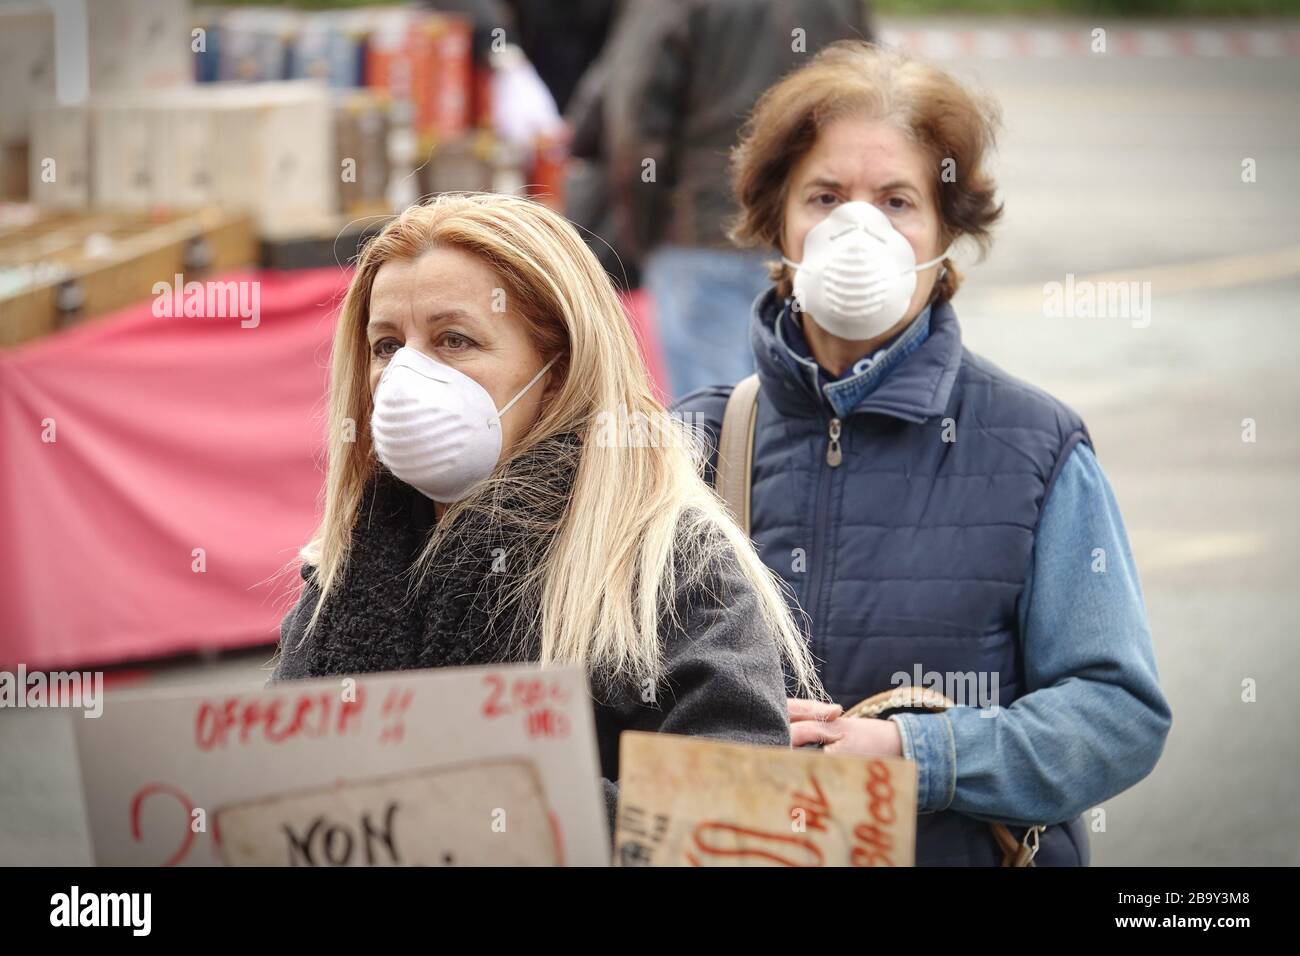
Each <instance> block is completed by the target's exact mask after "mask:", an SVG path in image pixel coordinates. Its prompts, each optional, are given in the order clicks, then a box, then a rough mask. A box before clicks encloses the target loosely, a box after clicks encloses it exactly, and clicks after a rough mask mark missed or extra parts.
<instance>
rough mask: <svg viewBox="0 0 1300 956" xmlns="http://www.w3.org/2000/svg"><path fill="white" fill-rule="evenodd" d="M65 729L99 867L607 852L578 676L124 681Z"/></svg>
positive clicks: (491, 672)
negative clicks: (246, 685)
mask: <svg viewBox="0 0 1300 956" xmlns="http://www.w3.org/2000/svg"><path fill="white" fill-rule="evenodd" d="M74 726H75V728H76V738H77V749H78V752H79V755H80V761H81V773H82V782H83V786H84V789H85V794H86V809H87V816H88V819H89V823H90V835H91V841H92V844H93V848H94V856H95V860H96V862H97V863H99V864H100V865H130V866H147V865H157V864H167V865H199V866H203V865H221V864H223V863H224V864H227V865H254V866H392V865H417V866H418V865H423V866H448V865H450V866H455V865H462V864H464V865H565V864H576V865H588V866H604V865H606V864H607V863H608V861H609V840H608V834H607V827H606V823H605V820H606V816H605V803H604V798H603V795H602V791H601V785H600V771H599V767H598V763H597V756H596V743H595V732H594V727H593V722H592V707H591V699H590V696H589V693H588V689H587V682H586V677H585V675H584V674H583V673H582V672H581V670H579V669H575V668H555V669H550V668H547V669H544V670H543V669H540V668H536V667H532V666H527V665H511V666H502V667H487V668H483V667H466V668H450V669H446V670H430V671H403V672H400V673H393V674H369V675H362V676H358V677H355V678H326V679H320V680H310V681H293V682H288V683H281V684H274V685H271V686H269V687H267V688H265V689H261V690H255V691H251V692H250V691H247V690H244V689H238V690H231V691H223V690H221V689H219V688H207V687H204V688H198V689H190V690H164V691H144V692H123V693H118V694H109V695H107V696H106V698H105V701H104V713H103V716H102V717H100V718H99V719H97V720H77V721H74Z"/></svg>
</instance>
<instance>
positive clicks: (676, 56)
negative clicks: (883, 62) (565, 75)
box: [570, 0, 870, 396]
mask: <svg viewBox="0 0 1300 956" xmlns="http://www.w3.org/2000/svg"><path fill="white" fill-rule="evenodd" d="M846 38H857V39H870V27H869V23H868V14H867V6H866V4H865V3H863V2H862V0H628V2H627V3H626V4H625V6H624V8H623V10H622V11H621V14H620V16H619V18H618V20H617V22H616V24H615V27H614V33H613V35H612V37H611V38H610V41H609V44H608V46H607V48H606V50H605V52H604V53H603V54H602V58H601V61H600V62H599V63H597V64H596V65H595V66H593V70H599V71H601V75H602V78H603V81H602V82H601V83H600V85H601V86H602V87H603V93H602V95H601V97H600V100H599V103H598V104H597V108H598V109H599V111H600V130H599V137H598V154H599V155H601V156H603V158H604V160H605V161H606V163H607V168H606V171H605V175H606V177H607V183H608V199H607V201H606V202H604V203H601V202H599V201H597V200H591V201H590V202H589V203H588V207H587V208H589V209H598V208H600V207H602V206H603V207H605V208H606V209H607V210H608V217H609V219H608V226H605V225H604V224H603V223H598V224H593V223H591V222H588V221H585V220H583V218H582V215H583V212H582V210H575V211H576V212H578V218H579V221H581V222H582V224H583V225H586V226H588V227H589V228H592V229H593V231H596V232H597V233H598V234H601V235H606V236H609V237H610V238H609V241H610V243H611V244H612V245H613V246H614V247H615V248H616V249H617V250H618V252H619V254H620V255H622V256H624V257H625V258H631V259H633V260H635V262H636V263H637V264H638V265H639V267H640V269H641V275H642V277H643V279H644V281H645V286H646V288H647V290H648V291H649V293H650V295H651V297H652V298H653V300H654V307H655V314H656V318H657V325H658V328H659V334H660V338H661V341H662V343H663V349H664V357H665V359H666V361H667V363H668V367H669V373H670V376H671V385H672V392H673V395H675V396H681V395H684V394H686V393H687V392H689V391H692V390H694V389H697V388H700V387H702V386H705V385H713V384H716V383H717V382H729V381H735V380H737V379H738V378H741V377H743V376H744V375H746V374H748V373H749V372H750V371H752V370H753V360H752V357H751V356H750V352H749V348H748V331H747V329H746V323H745V322H744V321H743V320H742V319H741V318H740V317H742V316H744V315H746V314H747V313H748V309H749V306H750V303H752V302H753V300H754V298H755V296H757V295H758V294H759V293H760V292H762V291H763V289H764V287H765V284H766V283H765V275H764V269H763V259H762V256H761V255H758V254H756V253H753V252H751V251H748V250H737V249H736V248H734V247H733V246H732V244H731V243H730V242H729V241H728V238H727V233H726V228H725V223H726V220H727V219H728V218H729V217H731V216H732V215H733V214H734V212H735V206H734V205H733V203H732V200H731V195H730V189H729V186H728V176H727V157H728V153H729V151H730V149H731V146H732V145H733V144H734V142H735V140H736V135H737V132H738V130H739V129H740V125H741V123H742V122H743V121H744V118H745V116H746V115H747V114H748V113H749V111H750V109H751V108H752V107H753V105H754V102H755V100H757V99H758V95H759V94H760V93H761V92H762V91H763V90H764V89H766V88H767V87H768V86H770V85H771V84H772V83H773V82H774V81H775V80H777V79H778V78H779V77H780V76H782V75H783V74H784V73H786V72H787V71H788V70H790V69H791V68H793V67H796V66H800V65H803V64H805V63H807V62H808V60H809V58H810V57H811V56H812V55H813V54H814V53H815V52H816V51H817V50H818V49H820V48H821V47H823V46H825V45H826V44H828V43H830V42H832V41H834V40H841V39H846ZM582 85H583V87H587V86H588V84H587V81H586V80H584V82H583V84H582ZM575 98H576V97H575ZM589 99H590V98H589ZM570 112H571V113H573V112H574V107H572V106H571V109H570ZM574 125H575V127H580V126H581V125H582V124H581V122H574ZM576 152H577V153H578V154H579V155H582V154H583V145H582V144H580V145H579V148H578V149H577V150H576ZM602 229H608V232H602ZM606 264H607V266H608V262H607V263H606ZM616 274H617V273H616Z"/></svg>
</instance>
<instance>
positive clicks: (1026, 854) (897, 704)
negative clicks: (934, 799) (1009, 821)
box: [844, 687, 1047, 866]
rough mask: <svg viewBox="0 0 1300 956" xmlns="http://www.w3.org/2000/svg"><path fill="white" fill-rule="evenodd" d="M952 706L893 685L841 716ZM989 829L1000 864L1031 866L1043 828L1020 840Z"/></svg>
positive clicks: (931, 693) (922, 690)
mask: <svg viewBox="0 0 1300 956" xmlns="http://www.w3.org/2000/svg"><path fill="white" fill-rule="evenodd" d="M956 706H957V705H956V704H954V703H953V702H952V701H951V700H949V699H948V698H947V697H945V696H944V695H943V694H941V693H939V692H938V691H937V690H932V689H931V688H928V687H895V688H893V689H892V690H885V691H881V692H880V693H879V694H872V695H871V696H870V697H868V698H867V699H866V700H862V701H859V702H858V703H856V704H854V705H853V706H852V707H850V708H848V709H847V710H846V711H844V716H845V717H865V718H869V719H878V720H879V719H884V718H886V717H888V716H889V714H890V713H891V712H893V711H900V710H921V711H926V712H928V713H932V714H937V713H942V712H943V711H945V710H948V709H949V708H950V707H956ZM989 829H990V830H992V831H993V839H995V840H996V841H997V843H998V849H1000V850H1001V851H1002V863H1001V865H1002V866H1033V865H1034V856H1035V855H1036V854H1037V853H1038V838H1039V837H1040V836H1041V835H1042V833H1043V831H1044V830H1046V829H1047V827H1046V826H1043V825H1038V826H1032V827H1030V828H1029V829H1028V830H1026V831H1025V836H1024V839H1022V840H1017V839H1016V838H1015V836H1014V835H1013V834H1012V833H1011V830H1010V829H1008V827H1007V825H1006V824H1005V823H990V824H989Z"/></svg>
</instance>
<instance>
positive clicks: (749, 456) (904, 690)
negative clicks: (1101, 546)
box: [713, 375, 1047, 866]
mask: <svg viewBox="0 0 1300 956" xmlns="http://www.w3.org/2000/svg"><path fill="white" fill-rule="evenodd" d="M758 389H759V381H758V376H757V375H750V376H749V377H748V378H744V379H741V381H739V382H738V383H736V387H735V388H734V389H732V392H731V396H730V397H729V398H728V399H727V407H726V411H725V412H723V416H722V434H721V435H720V436H719V438H718V465H717V469H716V471H715V474H714V479H713V486H714V488H716V489H717V491H718V494H720V495H721V496H722V499H723V500H724V501H725V502H726V503H727V507H728V508H730V509H731V513H732V515H733V516H734V517H735V519H736V523H737V524H739V525H740V527H741V529H742V530H743V531H744V532H745V535H746V537H748V535H749V517H750V493H749V492H750V478H751V476H752V475H753V465H754V423H755V422H756V421H757V419H758ZM955 706H956V705H955V704H954V703H953V702H952V701H951V700H949V699H948V698H947V697H945V696H944V695H943V694H940V693H939V692H938V691H935V690H931V689H929V688H922V687H898V688H894V689H892V690H886V691H882V692H881V693H879V694H875V695H873V696H871V697H868V698H867V699H866V700H863V701H859V702H858V703H857V704H854V705H853V706H852V707H850V708H849V709H848V710H846V711H845V712H844V716H845V717H867V718H880V717H882V715H885V714H886V713H887V712H888V711H893V710H923V711H929V712H931V713H938V712H942V711H945V710H947V709H948V708H950V707H955ZM989 827H990V829H991V830H992V831H993V838H994V839H995V840H996V841H997V844H998V848H999V849H1000V850H1001V851H1002V866H1033V865H1034V856H1035V855H1036V854H1037V853H1038V840H1039V837H1040V836H1041V835H1042V833H1043V831H1044V830H1046V829H1047V827H1046V826H1044V825H1038V826H1032V827H1030V828H1029V829H1028V830H1027V831H1025V836H1024V838H1023V839H1021V840H1017V839H1016V838H1015V836H1014V835H1013V834H1012V833H1011V831H1010V830H1009V829H1008V828H1007V826H1006V824H1003V823H990V824H989Z"/></svg>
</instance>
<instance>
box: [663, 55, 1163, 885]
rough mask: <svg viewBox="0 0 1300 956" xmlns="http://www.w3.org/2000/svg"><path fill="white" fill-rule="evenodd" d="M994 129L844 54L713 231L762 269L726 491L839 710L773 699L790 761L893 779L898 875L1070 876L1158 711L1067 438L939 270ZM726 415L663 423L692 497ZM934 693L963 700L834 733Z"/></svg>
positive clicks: (990, 193)
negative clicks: (694, 434)
mask: <svg viewBox="0 0 1300 956" xmlns="http://www.w3.org/2000/svg"><path fill="white" fill-rule="evenodd" d="M997 114H998V110H997V107H996V104H993V103H991V102H989V101H987V100H985V99H983V98H981V97H979V96H976V95H974V94H972V93H971V92H969V91H968V90H966V89H965V88H964V87H962V86H961V85H960V84H959V83H958V82H957V81H956V80H954V79H953V78H952V77H951V76H949V75H948V74H947V73H945V72H943V71H941V70H939V69H937V68H935V67H933V66H930V65H928V64H925V63H923V62H920V61H918V60H914V59H911V58H909V57H907V56H906V55H904V54H902V53H899V52H895V51H890V50H885V49H882V48H879V47H874V46H871V45H868V44H863V43H854V42H846V43H842V44H836V45H834V46H833V47H831V48H829V49H827V50H825V51H823V53H822V54H820V55H819V56H818V57H817V58H816V60H814V61H813V62H812V63H811V64H810V65H808V66H806V67H804V68H803V69H801V70H799V71H797V72H795V73H793V74H791V75H790V76H788V77H787V78H785V79H784V80H782V81H781V82H780V83H778V84H776V85H775V86H774V87H772V89H770V90H769V91H767V92H766V93H765V94H764V95H763V98H762V99H761V100H760V101H759V103H758V105H757V107H756V108H755V111H754V114H753V116H752V118H751V120H750V122H749V123H748V125H747V127H746V130H745V133H744V135H743V138H742V139H741V141H740V144H739V146H738V147H737V150H736V153H735V189H736V196H737V200H738V203H739V206H740V215H739V217H738V220H737V223H736V226H735V229H734V235H735V238H736V240H737V241H738V242H740V243H747V244H750V245H753V246H757V247H760V248H763V249H766V250H770V251H771V252H773V253H775V254H776V255H777V256H778V258H777V259H776V260H775V261H774V262H773V263H772V272H771V276H772V285H771V287H770V288H769V289H768V290H767V291H766V292H765V293H764V294H763V296H762V298H760V299H759V300H758V301H756V302H755V303H754V306H753V310H752V315H751V318H750V334H751V342H752V347H753V354H754V356H755V358H756V361H757V364H758V373H757V384H758V386H759V388H758V391H757V393H756V394H755V393H754V392H750V391H748V389H749V388H750V387H752V386H753V384H754V382H753V380H750V381H747V382H745V383H742V384H743V385H744V388H742V389H741V392H740V394H741V395H742V396H745V395H749V396H753V397H754V398H755V399H756V400H757V415H756V419H754V422H755V424H754V425H753V439H752V440H753V446H752V447H753V450H752V469H751V470H750V471H749V473H747V474H745V473H744V472H743V465H744V454H743V451H742V452H741V453H740V454H739V455H734V454H733V455H729V456H727V459H726V469H727V470H730V469H732V468H742V477H743V480H744V481H745V482H747V483H750V484H751V485H752V500H751V502H750V505H749V508H748V509H747V510H748V525H749V530H750V532H751V535H752V537H753V539H754V542H755V544H756V545H757V547H758V548H759V551H760V554H761V556H762V558H763V561H764V562H765V563H766V564H767V565H768V567H770V568H772V569H773V570H774V571H776V572H777V573H778V574H780V575H781V576H782V577H783V578H784V579H785V580H786V582H787V584H788V585H789V586H790V589H791V592H792V595H793V596H794V597H795V598H797V600H798V603H799V605H800V606H801V607H802V608H803V609H804V610H806V611H807V613H808V615H809V617H810V618H811V626H812V634H811V651H812V653H813V656H814V658H815V659H816V660H817V661H818V662H819V664H818V669H819V673H820V675H821V679H822V683H823V685H824V686H825V689H826V691H827V692H828V693H829V694H830V696H831V698H832V700H833V701H834V703H833V704H831V705H827V704H822V703H818V702H816V701H809V700H800V699H793V700H791V701H790V703H789V707H790V716H791V721H792V725H791V736H792V739H793V741H794V743H795V745H796V746H802V745H822V746H824V747H825V749H826V750H827V751H829V752H832V753H843V754H854V755H872V754H884V755H893V756H899V755H901V756H904V757H906V758H908V759H910V760H912V761H914V762H915V764H916V768H917V790H918V792H917V800H918V811H919V814H920V815H919V817H918V820H917V836H916V860H917V863H918V865H996V864H997V863H998V862H999V860H1000V859H1012V858H1015V856H1016V854H1017V853H1018V850H1017V849H1016V848H1017V846H1025V847H1026V849H1027V850H1033V849H1035V848H1037V857H1036V858H1035V862H1036V863H1037V864H1040V865H1042V864H1046V865H1080V864H1085V865H1086V864H1087V862H1088V860H1089V852H1088V834H1087V825H1086V823H1085V822H1084V820H1083V817H1082V814H1083V812H1084V811H1085V810H1088V809H1089V808H1091V807H1095V806H1097V805H1098V804H1100V803H1102V802H1103V801H1105V800H1108V799H1110V798H1111V797H1113V796H1115V795H1116V794H1118V793H1120V792H1121V791H1123V790H1125V789H1127V788H1129V787H1132V786H1133V785H1134V784H1136V783H1137V782H1138V781H1139V780H1141V779H1142V778H1143V777H1145V776H1146V775H1147V774H1148V773H1150V772H1151V770H1152V768H1153V767H1154V766H1155V764H1156V761H1157V760H1158V759H1159V757H1160V754H1161V752H1162V750H1163V747H1164V742H1165V738H1166V735H1167V734H1168V731H1169V727H1170V724H1171V713H1170V708H1169V704H1168V703H1167V701H1166V699H1165V696H1164V694H1163V693H1162V691H1161V688H1160V684H1159V681H1158V676H1157V672H1156V664H1155V657H1154V652H1153V650H1152V644H1151V634H1150V629H1149V627H1148V624H1147V615H1146V608H1145V605H1144V602H1143V599H1142V592H1141V587H1140V585H1139V581H1138V574H1137V569H1136V567H1135V566H1134V561H1133V555H1132V552H1131V551H1130V548H1129V542H1128V538H1127V535H1126V533H1125V530H1124V522H1123V519H1122V517H1121V516H1120V512H1119V507H1118V504H1117V503H1116V500H1115V496H1114V494H1113V492H1112V491H1111V487H1110V484H1109V483H1108V481H1107V479H1106V476H1105V475H1104V474H1103V473H1102V470H1101V467H1100V466H1099V465H1098V463H1097V458H1096V456H1095V455H1094V453H1093V448H1092V440H1091V437H1090V435H1089V433H1088V430H1087V428H1086V427H1085V425H1084V423H1083V421H1082V420H1081V419H1080V418H1079V416H1078V415H1077V414H1075V412H1074V411H1073V410H1071V409H1070V408H1068V407H1067V406H1066V405H1064V404H1062V403H1061V402H1059V401H1057V400H1056V399H1055V398H1053V397H1051V396H1050V395H1047V394H1046V393H1044V392H1042V391H1040V390H1039V389H1037V388H1034V387H1033V386H1032V385H1029V384H1027V383H1025V382H1022V381H1019V380H1017V379H1015V378H1013V377H1012V376H1010V375H1008V374H1007V373H1006V372H1004V371H1002V370H1001V369H999V368H997V367H996V366H994V365H993V364H992V363H990V362H988V361H986V360H984V359H982V358H980V357H979V356H977V355H974V354H972V353H971V352H969V351H967V350H966V349H965V348H964V347H963V345H962V336H961V328H960V326H959V324H958V321H957V315H956V312H955V311H954V309H953V304H952V302H953V299H954V297H955V296H956V293H957V290H958V288H959V286H960V284H961V276H960V275H959V274H958V272H957V269H956V268H955V267H954V266H953V264H952V262H951V261H950V260H949V258H948V254H949V251H950V249H951V247H952V246H953V244H954V243H956V242H958V241H959V240H961V239H963V238H965V239H968V240H971V241H973V242H974V243H976V244H978V245H980V246H981V247H987V245H988V243H989V238H990V230H991V227H992V226H993V224H994V223H995V222H996V221H997V220H998V218H999V217H1000V215H1001V212H1002V206H1001V203H1000V202H998V201H997V199H996V187H995V183H994V181H993V178H992V177H991V175H990V174H989V170H988V161H989V155H988V154H989V152H990V151H991V149H992V148H993V144H994V136H995V130H996V125H997ZM732 318H735V319H736V320H737V321H739V318H738V317H732ZM732 394H733V388H732V387H730V386H727V387H714V388H706V389H702V390H700V391H698V392H695V393H693V394H691V395H689V396H687V397H686V398H685V399H683V400H682V401H681V402H680V403H679V404H678V406H677V410H678V411H679V412H685V413H690V414H691V416H692V418H693V419H694V420H696V421H701V422H702V423H703V425H704V427H705V429H706V431H707V433H708V434H709V435H710V436H711V437H712V440H713V443H714V447H715V452H714V455H713V462H714V464H713V465H712V467H713V468H714V473H715V474H716V461H717V453H716V447H717V443H718V433H719V430H720V427H721V422H722V420H723V416H724V410H725V408H726V405H727V402H728V399H729V398H730V397H731V396H732ZM744 407H745V408H746V410H747V409H748V408H751V407H753V406H752V405H748V404H746V405H745V406H744ZM746 419H747V415H746ZM746 419H742V421H746V424H748V421H747V420H746ZM745 433H748V429H746V430H745ZM742 434H744V433H742ZM728 447H730V444H729V443H728ZM742 447H743V446H742ZM737 459H739V460H737ZM729 485H730V482H729V481H724V484H723V487H724V489H725V488H726V487H728V486H729ZM730 497H732V498H734V497H735V496H734V495H732V496H730ZM932 675H938V676H939V677H940V678H941V680H942V686H943V687H945V688H952V687H954V686H956V687H961V688H963V689H964V690H965V692H966V694H968V695H970V699H966V700H959V701H957V703H959V704H961V705H962V706H956V707H952V708H951V709H948V710H943V711H941V712H928V711H926V710H924V709H912V708H907V707H904V708H901V712H899V713H895V714H892V716H890V719H884V720H873V719H858V718H856V717H848V718H846V717H843V716H842V712H843V709H844V708H847V707H850V706H851V705H853V704H855V703H857V702H859V701H861V700H863V699H865V698H868V697H871V696H874V695H876V694H878V693H881V692H884V691H891V690H901V689H903V688H907V687H911V688H913V691H909V692H908V696H910V695H911V693H913V692H915V691H919V690H921V689H923V688H925V687H932V686H933V677H932ZM972 682H974V685H975V686H974V687H973V686H972ZM972 691H974V693H972ZM944 693H945V695H946V696H953V691H952V690H951V689H950V690H945V691H944ZM975 698H978V699H975ZM895 709H899V708H895ZM990 822H996V823H998V824H1001V825H1003V827H1004V829H1003V830H997V829H996V828H993V827H990V826H989V823H990ZM1005 827H1012V828H1014V829H1015V832H1014V834H1012V833H1009V832H1005ZM1021 828H1024V829H1021ZM1044 828H1045V829H1044ZM1022 834H1023V836H1022ZM1004 838H1005V839H1004ZM1006 841H1010V847H1011V850H1010V852H1008V850H1007V847H1006Z"/></svg>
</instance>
